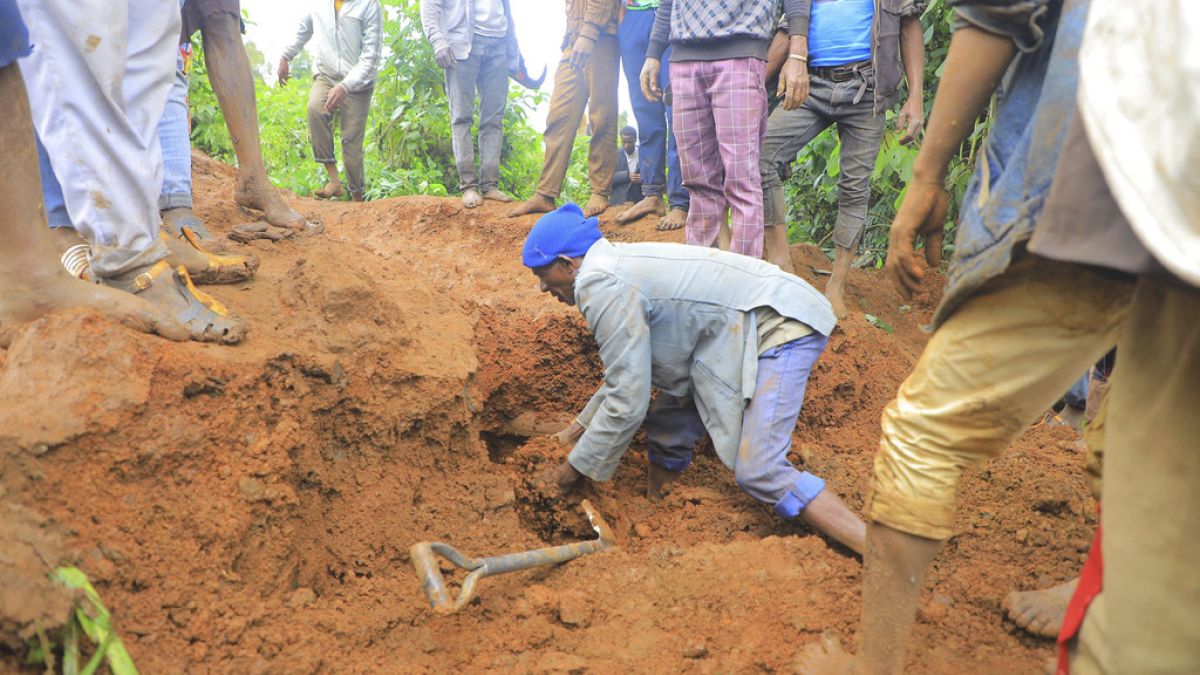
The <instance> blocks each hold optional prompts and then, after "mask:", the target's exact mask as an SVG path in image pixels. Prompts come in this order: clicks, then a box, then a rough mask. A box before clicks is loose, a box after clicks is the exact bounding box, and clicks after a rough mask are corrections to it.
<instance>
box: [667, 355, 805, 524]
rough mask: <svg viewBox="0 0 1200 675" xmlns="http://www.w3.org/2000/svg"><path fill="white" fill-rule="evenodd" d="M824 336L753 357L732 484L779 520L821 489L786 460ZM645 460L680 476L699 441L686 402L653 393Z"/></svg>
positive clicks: (696, 418) (695, 415)
mask: <svg viewBox="0 0 1200 675" xmlns="http://www.w3.org/2000/svg"><path fill="white" fill-rule="evenodd" d="M828 340H829V338H827V337H825V336H824V335H821V334H819V333H813V334H811V335H808V336H806V337H803V338H800V339H799V340H793V341H791V342H787V343H784V344H782V345H779V346H778V347H774V348H772V349H768V350H767V351H765V352H763V353H762V355H760V356H759V357H758V377H757V379H756V380H755V385H754V397H753V398H752V399H750V404H749V405H748V406H746V413H745V415H744V416H743V418H742V438H741V443H740V444H739V446H738V456H737V461H736V462H735V464H734V467H733V473H734V480H735V481H737V484H738V487H740V488H742V490H744V491H745V492H746V493H747V494H749V495H750V496H751V497H754V498H755V499H757V500H758V501H760V502H763V503H766V504H769V505H771V506H772V507H774V509H775V513H776V515H778V516H779V517H780V518H785V519H790V518H795V517H796V516H798V515H800V512H801V511H803V510H804V508H805V507H807V506H808V504H809V502H811V501H812V500H813V499H815V498H816V497H817V495H818V494H820V493H821V490H823V489H825V481H823V480H821V479H820V478H817V477H816V476H814V475H812V474H811V473H808V472H807V471H799V470H797V469H796V467H794V466H792V463H791V462H789V461H788V451H789V450H790V449H791V447H792V430H794V429H795V428H796V418H797V417H799V415H800V407H801V406H802V405H803V403H804V390H805V389H806V388H807V386H808V376H809V374H810V373H811V372H812V367H813V365H814V364H815V363H816V362H817V359H818V358H819V357H820V356H821V352H822V351H824V349H825V343H826V342H827V341H828ZM645 428H646V440H647V442H648V445H649V452H648V455H649V460H650V462H651V463H653V464H656V465H658V466H661V467H662V468H664V469H667V470H668V471H674V472H680V471H683V470H684V469H686V468H687V467H688V466H689V465H690V464H691V463H692V449H693V448H694V447H695V445H696V443H697V442H699V441H700V439H701V438H703V437H704V434H705V431H704V423H703V422H702V421H701V419H700V413H699V412H697V410H696V405H695V403H693V402H692V400H691V399H690V398H686V399H682V400H681V399H679V398H676V397H673V396H667V395H665V394H663V393H661V392H660V393H659V396H658V398H656V399H655V400H654V403H653V405H652V406H651V408H650V412H649V413H648V414H647V415H646V423H645Z"/></svg>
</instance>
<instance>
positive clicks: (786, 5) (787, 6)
mask: <svg viewBox="0 0 1200 675" xmlns="http://www.w3.org/2000/svg"><path fill="white" fill-rule="evenodd" d="M812 3H813V0H783V9H784V14H785V17H786V20H787V24H786V26H787V32H788V35H805V36H807V35H808V27H809V18H810V17H811V16H812ZM925 5H926V0H875V18H874V19H872V20H871V65H872V66H873V69H874V71H875V114H876V115H879V114H881V113H882V112H883V111H884V110H887V109H888V108H890V107H892V105H894V104H895V103H896V100H897V99H898V98H899V97H900V82H901V80H903V78H904V69H903V66H902V64H901V61H900V22H901V21H902V20H903V19H907V18H910V17H916V18H917V19H918V20H920V17H921V15H922V14H923V13H924V12H925Z"/></svg>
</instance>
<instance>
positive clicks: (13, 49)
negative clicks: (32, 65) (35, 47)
mask: <svg viewBox="0 0 1200 675" xmlns="http://www.w3.org/2000/svg"><path fill="white" fill-rule="evenodd" d="M22 56H29V31H28V30H26V28H25V21H24V20H23V19H22V18H21V10H19V9H17V2H16V0H0V68H3V67H5V66H8V65H10V64H12V63H13V62H14V61H16V60H17V59H19V58H21V57H22Z"/></svg>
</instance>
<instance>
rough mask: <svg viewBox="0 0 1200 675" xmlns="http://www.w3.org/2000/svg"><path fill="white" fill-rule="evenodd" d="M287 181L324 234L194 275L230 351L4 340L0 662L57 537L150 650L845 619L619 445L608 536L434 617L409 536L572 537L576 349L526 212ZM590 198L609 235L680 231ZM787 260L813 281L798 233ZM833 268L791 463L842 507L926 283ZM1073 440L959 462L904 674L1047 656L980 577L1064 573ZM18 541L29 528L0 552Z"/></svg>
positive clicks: (656, 666)
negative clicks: (341, 193)
mask: <svg viewBox="0 0 1200 675" xmlns="http://www.w3.org/2000/svg"><path fill="white" fill-rule="evenodd" d="M233 186H234V172H233V170H232V169H231V168H230V167H227V166H224V165H221V164H219V163H216V162H213V161H211V160H208V159H207V158H204V157H201V156H199V155H197V156H196V157H195V199H196V203H197V211H198V214H199V215H200V216H201V217H203V218H204V219H205V220H206V221H207V223H208V224H209V226H210V228H211V229H213V230H214V231H215V232H218V233H224V232H228V231H229V229H230V228H231V227H232V226H233V225H235V224H237V223H240V222H244V221H245V220H247V219H248V218H250V217H251V214H249V213H245V212H242V211H241V210H239V209H238V207H236V206H235V205H234V204H233V201H232V196H233ZM291 201H292V203H293V205H294V206H295V207H296V208H298V209H299V210H301V211H302V212H305V213H306V214H307V215H309V216H310V217H315V218H317V219H320V220H322V221H323V222H324V223H325V225H326V233H325V234H324V235H321V236H319V237H316V238H313V239H310V240H306V241H299V242H293V241H288V242H281V243H278V244H271V243H268V242H254V243H253V244H251V245H248V246H247V247H246V248H248V249H252V250H254V252H255V253H256V254H257V255H258V256H259V257H260V258H261V259H262V265H261V268H260V270H259V275H258V277H257V278H256V279H254V280H252V281H250V282H247V283H242V284H234V285H229V286H213V287H208V288H207V289H206V290H209V291H210V292H211V293H212V294H213V295H215V296H216V297H217V298H218V299H219V300H221V301H222V302H224V303H225V304H226V305H228V306H229V307H230V308H232V309H233V311H235V312H237V313H238V314H239V315H241V316H242V317H244V318H246V319H247V320H248V321H249V322H250V324H251V327H252V332H251V334H250V337H249V338H248V339H247V341H246V342H245V343H244V344H242V345H240V346H238V347H233V348H227V347H218V346H212V345H200V344H194V343H187V344H176V343H170V342H166V341H163V340H159V339H156V338H153V337H149V336H144V335H139V334H135V333H132V332H130V331H128V330H126V329H124V328H122V327H120V326H118V325H115V324H113V323H111V322H109V321H107V320H105V319H103V318H101V317H99V316H97V315H95V314H92V313H89V312H86V311H82V310H76V311H68V312H60V313H57V314H55V315H52V316H50V317H47V318H45V319H43V320H40V321H37V322H34V323H32V324H30V325H28V326H25V327H24V328H22V329H20V330H19V333H18V335H17V337H16V339H15V340H14V342H13V343H12V345H11V347H10V348H9V349H8V350H6V351H2V352H0V509H3V512H4V514H5V518H4V519H3V520H4V521H5V522H4V524H3V525H2V527H9V528H16V530H14V532H15V533H13V534H11V536H10V533H9V532H8V531H7V530H5V531H3V532H0V535H4V536H0V566H3V567H2V569H0V571H3V572H5V573H4V574H0V600H3V603H4V604H3V606H0V669H4V670H18V669H19V668H20V667H21V666H20V665H19V664H20V658H21V650H20V645H21V644H22V643H23V641H24V639H25V638H26V637H27V636H28V626H29V624H30V622H31V621H34V620H35V619H37V618H38V617H41V618H42V619H44V620H45V621H46V622H47V623H45V624H44V625H48V626H49V625H53V621H52V620H51V618H52V617H54V616H59V615H61V614H62V612H63V611H64V609H63V608H64V605H63V604H61V603H62V602H63V600H62V599H61V598H59V596H57V595H55V594H54V593H53V592H51V591H50V590H47V588H46V586H45V585H44V584H42V583H41V582H40V581H39V579H42V578H44V574H45V573H46V572H47V571H48V570H49V566H50V565H53V564H57V563H58V562H59V560H58V559H59V558H62V557H66V558H68V559H72V560H77V561H78V565H79V566H80V567H81V568H82V569H83V570H84V571H85V572H86V573H87V574H88V575H89V577H90V578H91V579H92V580H93V582H94V584H95V586H96V587H97V589H98V590H99V592H100V594H101V595H102V597H103V598H104V600H105V602H106V604H107V605H108V606H109V608H110V609H111V610H112V612H113V615H114V621H115V625H116V628H117V630H118V632H119V633H120V635H121V636H122V639H123V640H124V642H125V644H126V646H127V647H128V649H129V651H130V653H131V654H132V656H133V658H134V660H135V661H136V662H137V663H138V665H139V667H141V669H142V670H143V671H145V672H163V671H165V672H178V671H185V670H186V671H199V672H250V673H258V672H315V671H319V670H326V671H336V672H341V671H354V672H359V671H396V670H406V671H417V672H426V671H445V670H464V671H480V670H501V669H502V670H516V671H521V672H583V671H595V672H615V671H631V670H632V671H638V672H644V671H649V672H678V671H686V672H709V671H719V672H731V671H745V670H762V671H784V672H790V671H791V669H792V667H793V662H794V658H795V655H796V653H797V651H798V650H799V648H800V647H801V646H802V645H803V643H805V642H809V641H811V640H813V639H815V638H816V636H817V635H819V634H820V633H822V632H824V631H827V630H829V631H833V632H835V633H836V634H838V635H840V636H841V637H842V638H843V640H846V641H849V642H851V644H853V640H854V634H855V631H856V626H857V622H858V608H859V596H858V593H859V586H860V582H861V578H860V570H861V565H860V563H859V561H858V560H857V559H856V558H855V557H854V556H852V555H850V554H849V553H848V552H847V551H845V550H844V549H841V548H838V547H837V546H835V545H831V544H830V543H829V542H826V541H824V540H823V539H821V538H820V537H817V536H814V535H813V533H812V532H811V531H809V530H808V529H807V528H805V527H803V526H801V525H796V524H790V523H782V522H780V521H778V519H776V518H774V516H773V515H772V513H771V511H770V510H769V509H768V508H766V507H764V506H762V505H760V504H758V503H756V502H754V501H753V500H752V499H751V498H750V497H748V496H746V495H744V494H742V493H741V492H740V490H738V488H737V487H736V485H734V482H733V477H732V476H731V475H730V472H729V471H728V470H727V469H726V468H725V467H724V466H723V465H722V464H721V462H720V461H719V460H718V459H717V458H716V457H715V456H714V455H713V453H712V451H711V449H710V448H707V447H702V448H700V449H699V451H698V453H697V458H696V461H695V462H694V464H693V466H692V467H691V468H690V469H689V470H688V471H687V472H686V473H685V474H684V475H683V477H682V478H681V479H680V482H679V483H678V485H677V487H676V489H675V490H674V491H673V492H672V493H671V495H670V496H669V497H668V498H667V499H665V500H663V501H661V502H651V501H649V500H648V499H646V497H645V468H646V459H645V441H644V439H643V438H642V437H641V436H639V437H637V438H635V440H634V443H633V444H632V446H631V448H630V450H629V452H628V453H627V454H626V457H625V458H624V460H623V462H622V464H621V467H620V469H619V470H618V472H617V475H616V477H615V478H614V480H613V481H611V482H609V483H606V484H603V485H596V486H589V487H588V488H587V489H586V492H585V493H584V495H583V496H588V497H589V498H590V499H591V500H592V501H593V503H594V504H595V505H596V507H597V508H598V509H599V511H600V512H601V513H602V514H603V515H604V516H605V518H606V519H607V520H608V521H609V522H610V524H611V525H612V526H613V528H614V530H615V532H616V537H617V544H618V545H617V547H616V548H614V549H611V550H609V551H606V552H604V553H601V554H597V555H590V556H585V557H583V558H580V559H578V560H575V561H573V562H571V563H568V564H566V565H562V566H559V567H555V568H542V569H539V570H536V571H530V572H522V573H516V574H510V575H504V576H498V577H492V578H488V579H485V580H484V581H483V582H481V584H480V588H479V597H478V600H477V601H476V602H474V603H472V604H471V605H470V606H469V607H467V608H466V609H464V610H463V611H462V612H460V613H459V614H456V615H453V616H437V615H435V614H433V613H432V612H431V611H430V609H429V606H428V603H427V602H426V601H425V598H424V596H423V595H422V593H421V590H420V583H419V580H418V579H417V577H416V575H415V573H414V571H413V568H412V565H411V561H410V560H409V558H408V556H409V553H408V551H409V547H410V546H411V545H412V544H413V543H415V542H418V541H429V540H439V541H445V542H447V543H450V544H452V545H453V546H455V547H456V548H458V549H459V550H461V551H463V552H464V553H466V554H468V555H472V556H486V555H493V554H499V553H507V552H512V551H521V550H527V549H531V548H537V547H541V546H545V545H547V544H557V543H562V542H564V541H570V540H577V539H585V538H592V537H593V536H594V533H593V532H592V531H591V529H590V528H589V527H587V525H586V524H585V521H584V519H583V516H582V512H581V511H580V510H579V509H578V508H577V507H576V506H575V501H574V500H566V501H564V502H552V500H549V499H547V498H546V496H545V495H544V493H542V492H539V491H538V486H537V480H538V477H539V475H540V474H542V473H544V472H545V470H546V469H548V468H549V467H552V466H553V465H554V464H555V463H557V462H558V461H560V460H561V458H562V457H563V454H564V452H565V449H564V448H562V447H559V446H558V445H557V443H555V442H553V441H551V440H550V439H548V438H545V436H546V435H548V434H550V433H553V432H554V431H557V430H558V429H560V428H562V427H563V426H565V425H566V424H567V423H569V422H570V420H571V419H572V417H573V415H574V414H576V413H577V412H578V411H579V410H580V409H581V408H582V406H583V404H584V403H585V402H586V401H587V399H588V397H589V396H591V394H592V393H593V392H594V391H595V389H596V387H597V386H598V385H599V383H600V381H601V376H602V373H601V368H600V363H599V360H598V358H597V356H596V350H595V344H594V341H593V340H592V338H591V336H590V335H589V334H588V331H587V330H586V326H585V325H584V324H583V321H582V319H581V317H580V316H579V314H578V312H577V311H576V310H574V309H573V308H565V307H562V306H560V305H558V304H557V303H555V302H554V301H553V300H552V299H550V298H548V297H546V296H544V295H542V294H541V293H539V291H538V289H537V284H536V279H535V278H534V277H533V276H532V275H531V274H529V272H528V271H527V270H525V269H524V268H522V267H521V266H520V264H519V251H520V247H521V243H522V240H523V237H524V234H525V232H526V231H527V230H528V227H529V226H530V225H531V224H532V222H533V220H534V218H533V217H527V218H522V219H518V220H509V219H506V218H504V217H503V215H502V214H503V211H504V207H503V205H493V204H490V203H489V204H486V205H484V206H483V207H480V208H478V209H471V210H466V209H463V208H462V207H461V204H459V202H458V201H457V200H452V199H437V198H426V197H413V198H404V199H392V200H385V201H381V202H374V203H368V204H349V203H342V202H335V203H330V202H323V203H318V202H313V201H308V200H301V199H292V200H291ZM614 211H615V210H614ZM613 215H614V214H613V213H609V214H606V216H605V218H604V219H603V220H602V226H603V228H604V230H605V232H606V233H607V235H608V236H609V237H610V238H612V239H615V240H620V241H639V240H656V241H680V240H682V233H680V232H672V233H660V232H657V231H656V230H655V229H654V223H653V222H652V221H653V220H654V219H652V218H651V219H645V220H643V221H641V222H638V223H634V224H632V225H629V226H626V227H618V226H615V225H614V224H612V223H611V220H610V219H611V218H612V216H613ZM235 248H236V246H235ZM792 258H793V262H794V263H795V264H796V267H797V269H798V270H799V272H800V274H801V275H802V276H804V277H805V278H806V279H808V280H809V281H811V282H812V283H814V284H816V285H817V286H818V287H820V286H822V285H823V284H824V275H823V274H822V272H823V271H825V270H827V269H828V267H829V262H828V260H827V259H826V258H825V256H824V255H823V254H822V253H821V252H820V251H819V250H816V249H813V248H809V247H793V250H792ZM849 284H850V285H849V300H850V306H851V309H852V310H853V312H852V316H851V317H849V319H848V320H847V321H845V322H843V324H842V330H841V331H840V332H839V333H838V334H836V335H835V336H834V337H833V339H832V340H831V342H830V346H829V349H828V351H827V353H826V354H825V355H824V356H823V357H822V359H821V361H820V362H819V363H818V365H817V367H816V369H815V371H814V373H813V376H812V380H811V383H810V385H809V388H808V400H807V401H806V403H805V407H804V412H803V413H802V415H801V418H800V421H799V423H798V425H797V428H796V430H795V433H794V435H793V440H794V444H793V459H794V461H796V462H797V463H798V464H802V465H804V466H806V467H807V468H808V470H810V471H812V472H814V473H816V474H818V475H820V476H822V477H823V478H825V479H826V480H827V481H828V484H829V486H830V488H831V489H833V490H835V491H836V492H837V493H838V494H840V495H841V496H842V497H843V498H844V499H845V500H846V501H847V503H849V504H850V506H851V507H852V508H860V507H861V505H862V495H863V494H865V491H866V490H867V488H868V487H869V482H870V475H871V460H872V457H873V455H874V452H875V446H876V444H877V442H878V423H879V422H878V420H879V415H880V412H881V410H882V408H883V406H884V405H885V404H886V403H887V401H888V400H889V399H890V397H891V396H892V394H893V393H894V392H895V390H896V387H897V385H899V383H900V381H901V380H902V379H903V377H904V376H905V374H906V373H907V372H908V371H909V369H910V368H911V367H912V364H913V363H914V362H915V360H916V358H917V356H918V355H919V353H920V351H921V349H922V347H923V345H924V341H925V335H924V333H922V332H921V328H920V327H921V325H922V324H923V323H925V322H927V321H928V320H929V317H930V314H931V311H932V308H933V307H934V306H935V305H936V303H937V300H938V297H939V295H940V289H939V288H938V285H939V278H938V276H937V275H929V276H928V280H927V282H926V284H927V290H926V292H925V293H924V294H922V295H921V296H920V297H919V298H918V299H917V300H916V301H915V302H913V303H910V304H909V305H901V304H899V302H898V300H897V299H896V297H895V295H894V294H893V292H892V291H891V289H890V288H889V287H888V285H887V283H886V281H885V280H884V279H883V277H882V276H881V275H878V274H875V273H873V272H866V271H859V270H855V271H854V272H852V274H851V277H850V282H849ZM867 314H870V315H872V317H874V320H873V321H869V320H868V318H867V316H866V315H867ZM1076 439H1077V437H1076V436H1075V435H1074V434H1073V433H1072V432H1070V431H1068V430H1063V429H1050V428H1045V427H1038V428H1035V429H1032V430H1031V431H1030V432H1029V433H1027V434H1026V435H1025V436H1024V437H1023V438H1022V439H1020V441H1018V443H1017V444H1016V445H1015V447H1014V448H1013V449H1012V451H1010V452H1009V453H1007V454H1006V455H1004V456H1003V457H1000V458H998V459H996V460H994V461H992V462H990V463H989V464H987V465H986V466H985V467H984V468H982V469H981V470H977V471H968V472H967V473H966V476H965V480H964V483H963V485H962V488H961V490H960V495H961V505H960V508H959V512H958V519H957V522H956V531H957V532H958V533H959V534H957V535H956V536H955V537H954V538H953V539H951V541H950V543H949V545H948V546H947V547H946V551H945V553H943V554H942V555H941V556H939V558H938V560H937V562H936V563H935V567H934V569H933V570H932V571H931V574H930V577H929V583H928V584H927V585H928V589H927V590H926V594H925V595H924V596H923V600H922V610H921V617H920V623H919V625H918V627H917V630H916V635H915V638H914V642H915V645H914V648H913V650H912V656H911V661H910V667H911V668H912V669H913V670H914V671H919V672H931V673H951V672H955V673H956V672H961V671H962V670H963V664H965V663H969V664H970V669H971V670H974V671H982V672H1014V671H1019V672H1029V671H1033V670H1036V669H1037V668H1038V667H1039V666H1040V663H1041V662H1042V661H1044V660H1045V659H1047V658H1049V657H1050V656H1051V654H1052V646H1051V645H1050V644H1049V643H1048V642H1045V641H1040V640H1036V639H1034V638H1029V637H1026V636H1024V635H1023V634H1022V633H1021V632H1020V631H1018V630H1017V629H1015V628H1014V627H1013V626H1012V625H1011V624H1007V623H1006V622H1005V621H1004V619H1003V618H1002V613H1001V610H1000V600H1001V598H1002V597H1003V595H1004V594H1005V593H1006V592H1007V591H1008V590H1009V589H1011V588H1034V587H1038V586H1043V585H1048V584H1050V583H1053V582H1057V581H1061V580H1064V579H1067V578H1070V577H1071V576H1073V575H1074V574H1076V573H1077V571H1078V568H1079V565H1080V561H1081V557H1082V554H1083V553H1084V552H1085V551H1086V548H1087V545H1088V542H1089V541H1090V537H1091V533H1092V530H1093V528H1094V526H1095V522H1094V521H1095V517H1094V513H1095V505H1094V503H1093V502H1092V501H1091V498H1090V497H1089V496H1088V490H1087V486H1086V482H1085V480H1084V478H1083V475H1082V471H1081V466H1082V457H1081V453H1080V451H1079V450H1078V449H1077V448H1076V447H1075V445H1074V443H1075V440H1076ZM14 513H16V514H25V515H21V516H20V517H19V518H18V517H17V516H14V517H12V518H9V517H8V514H14ZM55 533H59V534H55ZM26 540H28V541H43V540H45V541H49V542H54V545H53V546H51V545H46V546H42V545H41V544H39V545H37V546H32V545H31V546H27V547H26V548H25V550H24V552H20V551H16V550H15V549H12V546H11V545H10V544H11V542H13V541H26ZM39 547H41V548H39ZM10 549H11V550H10ZM30 551H33V553H30ZM37 551H41V554H40V555H39V554H37ZM30 555H34V556H36V560H35V559H34V558H31V557H30ZM14 556H23V557H14ZM43 557H44V558H45V559H43ZM10 559H11V560H14V561H17V562H14V563H13V564H12V565H11V566H10V565H9V562H8V561H9V560H10ZM10 570H14V571H13V573H12V574H9V573H8V572H9V571H10ZM18 571H19V573H18ZM27 591H28V594H27Z"/></svg>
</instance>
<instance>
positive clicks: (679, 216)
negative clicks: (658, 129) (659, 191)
mask: <svg viewBox="0 0 1200 675" xmlns="http://www.w3.org/2000/svg"><path fill="white" fill-rule="evenodd" d="M658 86H659V88H660V89H662V90H663V91H664V92H665V91H667V88H668V87H670V86H671V48H670V47H667V51H665V52H663V58H662V68H661V69H660V70H659V72H658ZM663 98H664V99H666V98H670V97H667V96H664V97H663ZM663 107H664V108H665V110H666V113H667V206H668V209H667V215H666V217H665V218H663V219H662V220H660V221H659V222H658V229H659V230H662V231H667V230H678V229H679V228H681V227H683V225H684V223H685V222H687V214H688V205H689V203H690V200H689V198H688V191H687V190H685V189H683V173H682V172H681V171H680V169H679V144H678V143H677V142H676V140H675V127H674V123H673V120H672V117H673V115H672V114H671V106H670V105H669V104H667V105H664V106H663Z"/></svg>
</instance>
